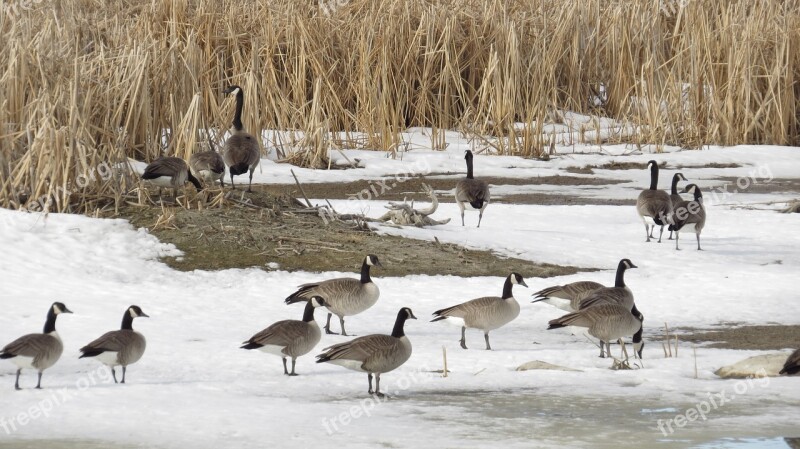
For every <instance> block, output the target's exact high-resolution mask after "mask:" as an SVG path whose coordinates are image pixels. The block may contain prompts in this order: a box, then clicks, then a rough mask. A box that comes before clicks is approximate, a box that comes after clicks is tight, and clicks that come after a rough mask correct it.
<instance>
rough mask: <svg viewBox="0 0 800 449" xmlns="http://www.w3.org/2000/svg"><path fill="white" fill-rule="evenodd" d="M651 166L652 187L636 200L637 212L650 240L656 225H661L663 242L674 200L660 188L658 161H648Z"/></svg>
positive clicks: (659, 241) (659, 236)
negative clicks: (665, 226) (665, 227)
mask: <svg viewBox="0 0 800 449" xmlns="http://www.w3.org/2000/svg"><path fill="white" fill-rule="evenodd" d="M647 166H648V167H649V168H650V188H649V189H647V190H643V191H642V193H640V194H639V198H638V199H637V200H636V212H638V213H639V217H641V219H642V221H643V222H644V231H645V234H647V241H648V242H649V241H650V239H651V238H655V237H653V230H654V229H655V227H656V225H659V226H661V232H660V233H659V234H658V243H661V236H662V234H664V225H666V224H668V223H669V222H670V220H671V219H672V218H671V216H672V200H670V198H669V195H668V194H667V192H665V191H663V190H658V163H656V161H650V162H648V163H647Z"/></svg>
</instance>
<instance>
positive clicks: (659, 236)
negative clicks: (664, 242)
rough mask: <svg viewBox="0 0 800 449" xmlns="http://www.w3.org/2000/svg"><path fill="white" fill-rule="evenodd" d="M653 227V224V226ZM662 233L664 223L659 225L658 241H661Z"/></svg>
mask: <svg viewBox="0 0 800 449" xmlns="http://www.w3.org/2000/svg"><path fill="white" fill-rule="evenodd" d="M653 227H654V228H655V226H653ZM662 235H664V225H661V231H659V233H658V243H661V236H662Z"/></svg>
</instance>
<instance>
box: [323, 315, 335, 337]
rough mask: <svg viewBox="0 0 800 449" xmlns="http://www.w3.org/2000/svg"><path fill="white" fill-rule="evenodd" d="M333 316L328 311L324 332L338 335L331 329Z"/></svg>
mask: <svg viewBox="0 0 800 449" xmlns="http://www.w3.org/2000/svg"><path fill="white" fill-rule="evenodd" d="M332 316H333V314H332V313H328V322H327V323H326V324H325V327H324V328H323V329H325V333H326V334H330V335H339V334H337V333H336V332H333V331H331V317H332Z"/></svg>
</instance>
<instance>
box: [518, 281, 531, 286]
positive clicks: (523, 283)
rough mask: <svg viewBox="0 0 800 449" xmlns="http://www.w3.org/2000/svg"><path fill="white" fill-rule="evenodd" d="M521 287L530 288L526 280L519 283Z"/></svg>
mask: <svg viewBox="0 0 800 449" xmlns="http://www.w3.org/2000/svg"><path fill="white" fill-rule="evenodd" d="M519 285H521V286H523V287H525V288H530V287H528V284H526V283H525V281H524V280H522V281H519Z"/></svg>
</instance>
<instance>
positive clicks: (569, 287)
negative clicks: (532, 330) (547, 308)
mask: <svg viewBox="0 0 800 449" xmlns="http://www.w3.org/2000/svg"><path fill="white" fill-rule="evenodd" d="M599 288H605V285H603V284H601V283H599V282H592V281H578V282H572V283H569V284H564V285H554V286H552V287H547V288H545V289H542V290H539V291H538V292H536V293H534V294H533V296H534V299H533V301H531V303H534V302H539V301H544V302H546V303H548V304H550V305H551V306H555V307H558V308H559V309H561V310H566V311H567V312H574V311H576V310H578V308H579V305H580V303H581V301H582V300H583V299H584V298H586V297H587V296H589V295H590V294H591V293H592V292H594V291H595V290H597V289H599Z"/></svg>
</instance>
